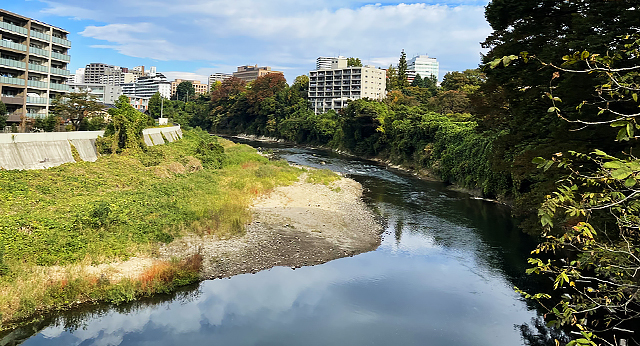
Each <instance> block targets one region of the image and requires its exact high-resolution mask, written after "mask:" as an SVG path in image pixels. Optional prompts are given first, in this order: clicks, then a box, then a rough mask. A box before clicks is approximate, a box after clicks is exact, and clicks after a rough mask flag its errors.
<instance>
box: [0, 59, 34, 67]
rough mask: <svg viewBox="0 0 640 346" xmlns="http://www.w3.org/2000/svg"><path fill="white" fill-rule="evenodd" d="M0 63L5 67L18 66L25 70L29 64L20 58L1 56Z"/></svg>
mask: <svg viewBox="0 0 640 346" xmlns="http://www.w3.org/2000/svg"><path fill="white" fill-rule="evenodd" d="M0 65H1V66H3V67H10V68H16V69H19V70H24V68H25V66H26V65H27V64H26V63H25V62H22V61H19V60H13V59H5V58H0Z"/></svg>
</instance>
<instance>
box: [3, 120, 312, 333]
mask: <svg viewBox="0 0 640 346" xmlns="http://www.w3.org/2000/svg"><path fill="white" fill-rule="evenodd" d="M222 147H223V148H224V152H222ZM301 172H302V170H301V169H299V168H293V167H290V166H289V165H288V164H287V163H286V162H269V160H268V159H267V158H264V157H262V156H260V155H258V154H257V153H256V151H255V150H254V149H253V148H251V147H249V146H246V145H236V144H233V143H231V142H229V141H226V140H222V139H211V137H210V136H209V135H208V134H206V133H204V132H201V131H192V132H185V134H184V139H182V140H180V141H177V142H174V143H168V144H167V145H163V146H155V147H150V148H147V149H146V150H145V151H140V152H129V153H125V154H119V155H110V156H102V157H100V158H99V159H98V161H97V162H80V163H72V164H65V165H62V166H59V167H55V168H51V169H47V170H32V171H0V314H1V315H2V316H0V321H3V320H5V321H6V320H7V319H10V318H11V317H16V316H18V317H19V316H22V315H28V313H27V310H29V311H35V310H37V309H38V308H39V307H38V306H39V304H40V303H35V302H33V301H31V302H30V303H29V302H28V301H24V302H21V301H20V299H17V298H16V297H15V294H18V295H22V296H23V297H25V299H27V298H28V299H27V300H37V299H42V298H43V297H44V296H43V295H47V293H46V292H49V291H51V290H53V291H55V285H60V282H59V281H55V282H53V281H52V282H51V283H50V285H49V284H45V285H44V286H46V287H44V288H38V285H40V286H43V283H42V282H38V281H41V280H46V274H43V273H44V272H43V271H42V270H40V269H38V270H36V269H34V268H43V267H45V268H46V267H50V266H53V265H62V266H64V265H73V264H78V263H89V264H91V263H94V264H95V263H99V262H105V261H109V260H111V259H126V258H127V257H129V256H133V255H139V254H142V255H145V254H146V255H150V254H152V253H153V251H154V249H156V248H157V246H158V244H159V243H162V242H164V243H167V242H171V241H172V240H173V239H174V238H176V237H178V236H181V235H184V234H186V233H188V232H193V233H196V234H215V235H217V236H219V237H221V238H226V237H230V236H234V235H239V234H242V232H243V225H244V224H245V223H247V222H248V221H249V219H250V217H251V215H250V213H249V211H248V206H249V204H250V203H251V201H252V199H253V198H254V197H255V196H257V195H260V194H263V193H265V192H268V191H269V190H271V189H273V188H274V187H275V186H277V185H287V184H291V183H293V182H295V181H296V180H297V178H298V176H299V175H300V173H301ZM45 272H46V271H45ZM161 276H162V275H161ZM34 278H38V279H37V280H36V279H34ZM65 280H66V282H72V281H70V280H69V279H65ZM93 281H95V280H93ZM93 281H91V280H89V281H88V282H89V285H94V286H95V285H98V283H97V282H93ZM29 282H31V284H29ZM91 282H93V283H91ZM83 284H87V283H86V282H84V283H83ZM51 285H53V286H51ZM78 285H80V284H79V283H77V285H76V286H78ZM63 286H64V287H67V286H66V284H65V285H63ZM52 287H54V288H52ZM92 287H93V286H92ZM95 287H98V286H95ZM100 287H102V286H100ZM105 287H107V286H105ZM105 287H102V288H101V289H102V290H104V291H105V292H108V291H109V289H108V288H105ZM30 290H31V291H33V292H30ZM20 291H23V292H21V293H20ZM35 291H38V292H40V291H42V292H41V293H37V292H35ZM105 294H106V293H105ZM49 296H50V295H49ZM38 297H40V298H38ZM67 298H69V297H66V298H65V299H67ZM103 298H104V297H103ZM16 299H17V301H16ZM115 300H116V301H117V299H115ZM63 303H64V299H63V302H62V304H63ZM50 305H55V304H50ZM40 308H41V307H40Z"/></svg>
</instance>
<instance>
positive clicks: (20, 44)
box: [0, 9, 71, 124]
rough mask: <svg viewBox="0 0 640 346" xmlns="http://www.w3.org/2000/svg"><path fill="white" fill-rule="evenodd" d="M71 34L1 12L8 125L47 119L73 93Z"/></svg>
mask: <svg viewBox="0 0 640 346" xmlns="http://www.w3.org/2000/svg"><path fill="white" fill-rule="evenodd" d="M68 34H69V32H68V31H66V30H64V29H61V28H57V27H55V26H52V25H49V24H45V23H42V22H39V21H37V20H35V19H31V18H27V17H24V16H21V15H18V14H15V13H12V12H9V11H5V10H2V9H0V94H1V95H2V96H1V97H2V102H3V103H4V104H5V105H6V106H7V110H8V115H9V117H8V122H9V123H13V124H16V123H21V122H24V121H26V120H27V119H28V118H38V117H44V116H46V115H47V114H48V112H49V106H50V104H51V99H53V98H55V97H56V96H57V95H60V94H64V93H66V92H68V91H69V86H68V85H66V84H65V83H66V80H67V78H68V77H69V76H70V75H71V74H70V72H69V70H68V69H67V66H68V64H69V61H70V60H71V57H70V56H69V49H70V48H71V41H69V40H67V35H68Z"/></svg>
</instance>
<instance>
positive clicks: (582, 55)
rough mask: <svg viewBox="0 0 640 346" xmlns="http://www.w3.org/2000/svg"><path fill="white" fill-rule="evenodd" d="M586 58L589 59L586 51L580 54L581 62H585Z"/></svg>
mask: <svg viewBox="0 0 640 346" xmlns="http://www.w3.org/2000/svg"><path fill="white" fill-rule="evenodd" d="M588 57H589V52H587V51H586V50H585V51H584V52H582V54H581V55H580V58H581V59H582V60H587V58H588Z"/></svg>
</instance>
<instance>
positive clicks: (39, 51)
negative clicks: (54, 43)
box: [29, 47, 49, 58]
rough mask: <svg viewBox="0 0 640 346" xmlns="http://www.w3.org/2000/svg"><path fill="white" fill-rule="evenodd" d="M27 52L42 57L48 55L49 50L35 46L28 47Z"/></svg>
mask: <svg viewBox="0 0 640 346" xmlns="http://www.w3.org/2000/svg"><path fill="white" fill-rule="evenodd" d="M29 54H34V55H40V56H43V57H46V58H48V57H49V51H48V50H45V49H40V48H37V47H29Z"/></svg>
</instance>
